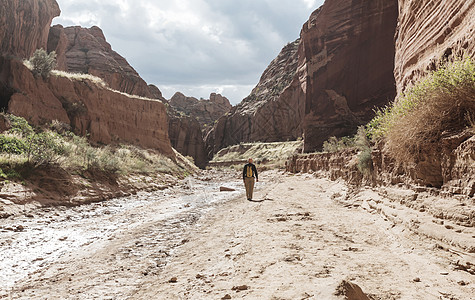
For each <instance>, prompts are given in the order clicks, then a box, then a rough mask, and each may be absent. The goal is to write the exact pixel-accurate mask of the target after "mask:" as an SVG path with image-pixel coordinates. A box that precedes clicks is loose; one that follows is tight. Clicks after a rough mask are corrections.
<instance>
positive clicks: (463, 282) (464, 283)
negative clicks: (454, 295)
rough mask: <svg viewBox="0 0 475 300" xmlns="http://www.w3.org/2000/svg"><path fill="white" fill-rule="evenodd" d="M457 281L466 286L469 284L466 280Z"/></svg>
mask: <svg viewBox="0 0 475 300" xmlns="http://www.w3.org/2000/svg"><path fill="white" fill-rule="evenodd" d="M457 283H458V284H459V285H461V286H466V285H468V283H467V282H465V281H463V280H460V281H459V282H457Z"/></svg>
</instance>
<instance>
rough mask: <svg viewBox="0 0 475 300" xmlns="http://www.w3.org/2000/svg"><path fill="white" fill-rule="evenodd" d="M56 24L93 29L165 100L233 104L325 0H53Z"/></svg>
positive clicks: (245, 94) (244, 93) (249, 88)
mask: <svg viewBox="0 0 475 300" xmlns="http://www.w3.org/2000/svg"><path fill="white" fill-rule="evenodd" d="M57 2H58V3H59V6H60V7H61V11H62V12H61V16H60V17H58V18H56V19H54V20H53V23H54V24H62V25H64V26H71V25H81V26H83V27H91V26H93V25H96V26H99V27H101V28H102V30H103V31H104V34H105V36H106V38H107V40H108V42H109V43H110V44H111V45H112V48H113V49H114V50H116V51H117V52H118V53H119V54H121V55H122V56H124V57H125V58H126V59H127V60H128V61H129V63H130V64H131V65H132V66H133V67H134V68H135V69H136V70H137V71H138V72H139V74H140V75H141V76H142V77H143V78H144V79H145V80H146V81H147V82H148V83H153V84H156V85H157V86H158V87H159V88H160V89H161V90H162V92H163V94H164V96H165V97H166V98H170V97H171V96H172V95H173V94H174V93H175V92H176V91H181V92H183V93H184V94H186V95H187V96H194V97H197V98H200V97H203V98H208V97H209V94H210V93H212V92H218V93H222V94H223V95H225V96H226V97H228V98H229V99H230V100H231V102H232V103H233V104H236V103H238V102H240V101H241V100H242V99H243V98H244V97H246V96H247V95H248V94H249V93H250V91H251V89H252V88H253V87H254V86H255V85H256V84H257V82H258V81H259V78H260V76H261V74H262V72H263V71H264V70H265V68H266V67H267V65H268V64H269V62H270V61H272V59H274V58H275V57H276V56H277V54H278V53H279V51H280V50H281V48H282V47H283V46H284V45H285V44H287V43H288V42H290V41H293V40H295V39H296V38H298V36H299V33H300V29H301V28H302V25H303V23H304V22H305V21H306V20H307V19H308V17H309V16H310V14H311V12H312V11H314V10H315V9H317V8H318V7H319V6H320V5H321V4H323V0H279V1H275V0H238V1H236V0H175V1H170V0H81V1H77V0H57Z"/></svg>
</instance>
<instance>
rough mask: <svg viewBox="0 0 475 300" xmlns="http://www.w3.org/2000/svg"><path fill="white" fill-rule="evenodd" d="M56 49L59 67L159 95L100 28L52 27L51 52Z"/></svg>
mask: <svg viewBox="0 0 475 300" xmlns="http://www.w3.org/2000/svg"><path fill="white" fill-rule="evenodd" d="M53 50H54V51H56V53H57V55H58V67H59V69H61V70H64V71H68V72H72V73H83V74H91V75H94V76H97V77H100V78H102V79H103V80H104V81H105V82H107V84H108V85H109V87H110V88H112V89H114V90H118V91H121V92H125V93H128V94H130V95H138V96H143V97H147V98H154V97H156V96H157V95H156V90H155V89H154V88H152V89H153V91H151V90H150V87H149V86H148V84H147V83H146V82H145V81H144V80H143V79H142V78H141V77H140V75H139V74H138V73H137V72H136V71H135V70H134V68H132V66H130V64H129V63H128V62H127V60H126V59H125V58H123V57H122V56H121V55H119V54H118V53H117V52H115V51H114V50H112V47H111V45H110V44H109V43H108V42H107V41H106V38H105V36H104V33H103V32H102V30H101V29H100V28H99V27H96V26H93V27H91V28H82V27H79V26H75V27H66V28H63V27H62V26H61V25H55V26H53V27H51V29H50V36H49V40H48V51H53Z"/></svg>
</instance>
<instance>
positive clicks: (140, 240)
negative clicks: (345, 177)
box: [0, 171, 475, 299]
mask: <svg viewBox="0 0 475 300" xmlns="http://www.w3.org/2000/svg"><path fill="white" fill-rule="evenodd" d="M215 177H216V176H215ZM218 178H220V180H219V181H218V182H215V181H211V182H209V181H203V180H199V179H196V178H189V179H187V180H188V181H184V182H183V184H182V186H181V187H177V188H176V189H174V190H169V191H163V192H156V193H148V194H147V193H146V194H140V195H138V196H134V197H128V198H124V199H117V200H114V201H111V202H107V203H103V204H101V205H100V204H95V205H90V206H86V207H80V208H76V209H59V208H56V209H51V210H49V211H44V212H42V213H41V214H40V215H41V216H40V217H39V216H33V217H31V216H30V218H28V217H27V216H25V217H24V218H19V219H18V218H17V219H11V220H9V219H7V220H3V221H2V222H3V223H2V224H1V225H2V228H5V227H6V226H17V225H21V224H23V225H22V226H24V228H25V230H24V231H22V232H11V231H8V230H4V231H2V233H1V234H2V243H1V246H0V247H1V250H2V252H1V253H2V254H0V256H2V276H3V277H2V279H3V280H5V282H7V283H8V285H4V286H3V287H2V288H1V289H0V295H3V296H0V298H2V297H3V298H7V299H8V298H12V299H221V298H223V297H226V298H228V296H227V295H229V297H231V299H332V298H335V297H336V296H335V295H334V292H335V288H336V286H337V285H338V284H339V283H340V282H341V281H342V280H349V281H351V282H354V283H356V284H358V285H359V286H360V287H361V288H362V289H363V291H364V292H365V293H366V294H368V295H370V296H371V297H372V298H373V299H473V295H475V282H474V280H473V279H474V275H471V274H470V273H469V272H467V271H464V270H457V267H456V262H457V261H459V260H460V259H462V258H461V257H462V254H463V256H464V257H463V259H470V257H471V256H470V255H471V254H468V253H465V252H463V249H459V250H457V249H456V248H454V249H455V250H457V252H454V251H452V252H449V251H447V250H446V249H442V248H443V247H438V246H437V245H438V244H437V241H435V240H433V239H431V238H428V237H424V236H422V235H420V234H416V233H414V231H412V230H409V229H408V226H406V225H405V224H404V222H401V223H398V222H394V221H392V220H390V219H388V218H386V217H385V216H384V215H382V214H380V212H378V211H372V210H371V209H370V208H368V207H366V205H365V203H366V202H367V201H370V200H371V201H373V200H374V199H369V198H371V197H376V196H375V195H372V194H371V193H369V192H368V191H366V192H361V193H359V194H358V195H357V196H351V197H349V191H348V187H347V185H346V184H345V183H343V182H339V181H337V182H332V181H329V180H328V179H326V178H319V177H316V176H313V175H298V176H290V175H282V174H280V173H279V172H277V171H270V172H266V173H264V174H263V175H262V176H261V182H260V183H259V184H258V190H257V192H256V197H255V198H256V200H262V201H260V202H249V201H247V200H245V199H244V197H243V196H242V195H243V191H242V187H241V182H240V180H239V179H238V176H237V178H236V174H228V175H220V176H218ZM220 185H226V186H229V187H235V188H237V191H236V192H232V193H219V192H218V188H219V186H220ZM355 197H356V198H357V197H359V200H358V201H355ZM365 197H366V199H365ZM62 210H64V211H62ZM399 210H400V211H401V212H404V209H403V208H400V209H399ZM57 215H58V216H57ZM51 216H53V218H51ZM421 220H424V218H421ZM8 222H10V223H11V224H7V223H8ZM22 222H23V223H22ZM48 222H49V223H48ZM433 224H435V223H433ZM7 231H8V232H7ZM454 234H455V233H454ZM460 234H462V235H463V236H467V237H470V238H473V236H474V234H475V233H474V232H473V228H466V229H464V232H462V233H460ZM462 240H463V239H462ZM463 241H466V239H465V240H463ZM471 242H472V241H471V240H470V239H469V240H468V243H471ZM472 243H473V242H472ZM30 247H31V248H32V249H37V250H35V251H36V252H35V251H32V250H31V249H30ZM457 253H461V254H457ZM467 255H468V256H467ZM467 257H468V258H467ZM7 262H8V263H7ZM10 274H11V275H10ZM172 279H173V280H172ZM175 279H176V282H175Z"/></svg>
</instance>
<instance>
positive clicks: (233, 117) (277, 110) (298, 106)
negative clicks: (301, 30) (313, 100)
mask: <svg viewBox="0 0 475 300" xmlns="http://www.w3.org/2000/svg"><path fill="white" fill-rule="evenodd" d="M298 49H299V40H297V41H295V42H293V43H289V44H288V45H287V46H285V47H284V48H283V49H282V51H281V52H280V54H279V55H278V56H277V58H275V59H274V60H273V61H272V62H271V64H270V65H269V67H268V68H267V69H266V70H265V72H264V73H263V75H262V77H261V79H260V81H259V83H258V84H257V86H256V87H255V88H254V89H253V90H252V92H251V94H250V95H249V96H248V97H247V98H245V99H244V100H243V101H242V102H241V103H240V104H239V105H237V106H236V107H234V108H233V109H232V110H231V111H230V112H229V113H228V114H227V115H226V116H223V117H221V118H220V119H219V120H218V122H217V123H216V125H215V126H214V128H213V129H212V131H211V132H209V134H208V135H207V137H206V143H207V147H208V151H209V153H210V154H211V155H212V154H213V153H217V152H218V151H219V150H220V149H222V148H225V147H227V146H231V145H236V144H239V143H241V142H254V141H262V142H275V141H286V140H295V139H297V138H299V137H301V136H302V131H303V127H302V120H303V115H304V96H305V80H306V70H305V68H300V69H299V71H298V62H299V53H298Z"/></svg>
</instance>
